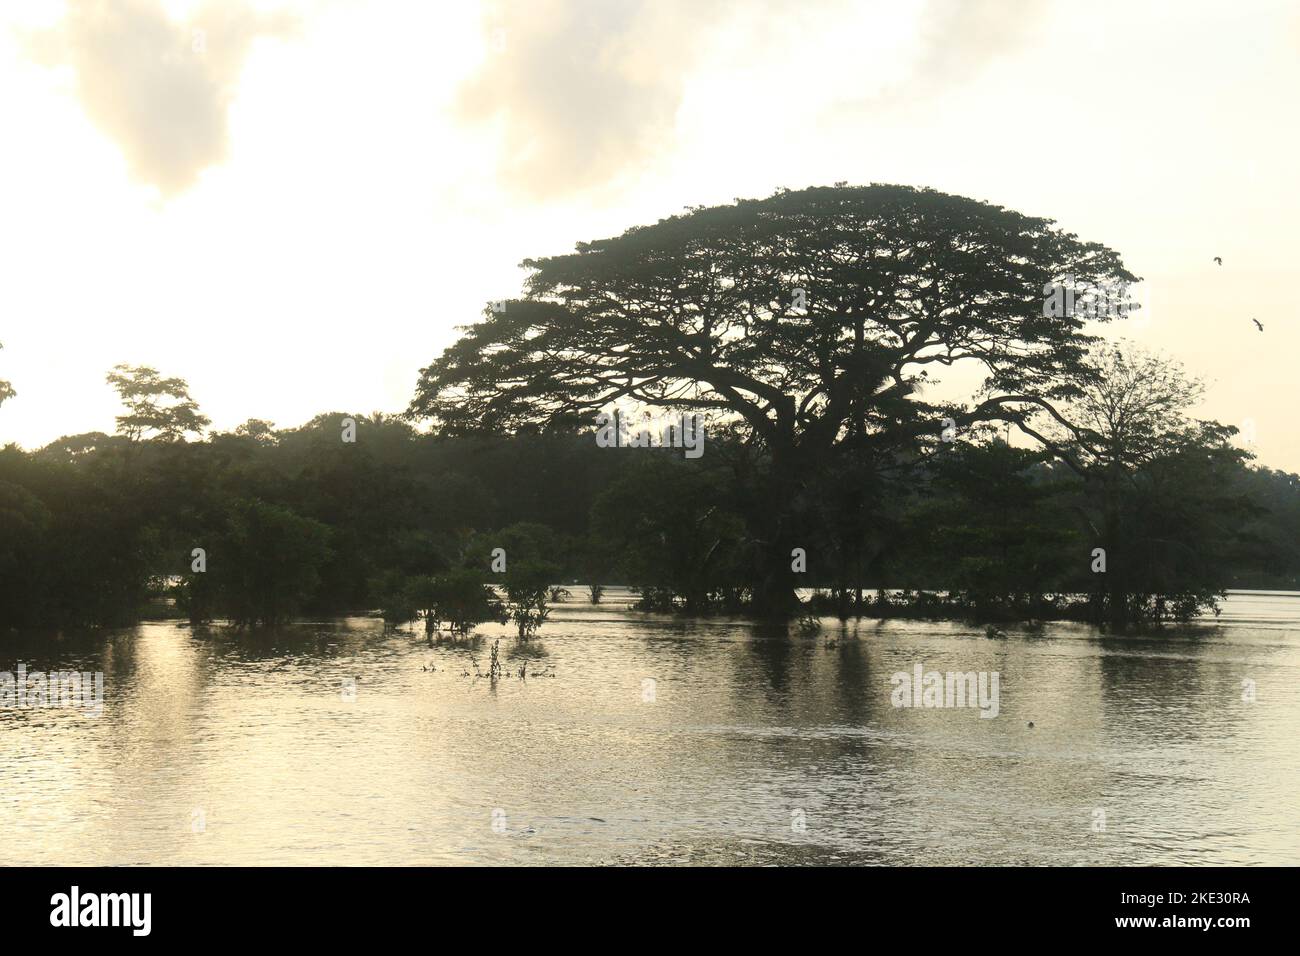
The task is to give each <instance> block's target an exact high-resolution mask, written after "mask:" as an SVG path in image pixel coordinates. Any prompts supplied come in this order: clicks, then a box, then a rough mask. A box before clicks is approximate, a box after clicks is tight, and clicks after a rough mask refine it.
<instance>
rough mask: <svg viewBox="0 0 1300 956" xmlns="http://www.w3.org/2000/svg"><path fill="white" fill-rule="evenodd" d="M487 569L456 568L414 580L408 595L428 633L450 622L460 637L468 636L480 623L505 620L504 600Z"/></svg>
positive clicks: (451, 629)
mask: <svg viewBox="0 0 1300 956" xmlns="http://www.w3.org/2000/svg"><path fill="white" fill-rule="evenodd" d="M484 577H485V575H484V574H483V572H481V571H478V570H475V569H473V568H456V569H453V570H450V571H445V572H443V573H441V574H435V575H427V576H423V577H418V578H414V579H412V580H411V581H410V583H409V585H408V588H407V594H408V595H409V602H410V604H411V606H412V607H414V608H415V609H416V610H418V611H419V613H420V617H422V618H423V619H424V633H425V634H426V636H428V637H433V634H434V632H435V631H437V630H438V629H439V628H440V627H442V626H443V625H446V627H447V629H448V630H450V631H451V632H452V633H453V634H455V635H456V636H457V637H466V636H468V635H469V634H470V633H471V632H472V631H473V630H474V628H475V627H476V626H477V625H479V624H485V623H487V622H488V621H501V622H504V620H505V612H504V610H503V609H502V607H501V602H500V601H498V600H497V598H496V595H495V594H493V593H492V589H491V588H490V587H488V585H487V584H486V583H485V581H484Z"/></svg>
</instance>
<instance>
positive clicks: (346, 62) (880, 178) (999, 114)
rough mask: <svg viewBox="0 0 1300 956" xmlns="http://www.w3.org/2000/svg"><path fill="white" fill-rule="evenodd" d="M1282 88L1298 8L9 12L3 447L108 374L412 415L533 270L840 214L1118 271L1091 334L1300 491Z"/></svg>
mask: <svg viewBox="0 0 1300 956" xmlns="http://www.w3.org/2000/svg"><path fill="white" fill-rule="evenodd" d="M1297 90H1300V5H1297V4H1295V3H1294V2H1283V0H1243V2H1239V3H1235V4H1224V3H1208V2H1201V0H1177V2H1157V0H1118V2H1112V0H1093V2H1089V3H1078V2H1066V0H885V2H875V0H857V2H848V0H805V2H795V0H510V2H486V3H482V4H476V3H473V2H458V3H438V4H433V3H426V2H397V0H379V2H362V0H320V2H294V0H282V2H260V3H258V2H251V0H247V2H245V0H222V2H210V3H204V2H164V0H116V2H99V0H74V2H69V3H68V4H67V5H66V6H64V5H62V4H60V3H58V2H50V0H40V2H26V0H6V2H5V4H4V5H3V6H0V128H2V129H3V134H2V136H0V142H3V144H4V145H3V148H0V343H3V346H4V348H3V350H2V351H0V380H9V381H11V382H12V383H13V386H14V388H15V390H16V391H17V393H18V395H17V397H16V398H14V399H12V400H10V401H8V402H6V403H5V404H4V405H3V407H0V443H5V442H11V441H13V442H17V443H19V444H20V445H23V446H24V447H28V448H32V447H38V446H40V445H43V444H45V443H47V442H49V441H51V440H53V439H55V438H57V437H59V436H61V435H65V434H76V433H80V432H86V431H95V430H99V431H112V430H113V417H114V415H115V414H117V413H118V411H119V410H120V409H119V407H118V405H117V403H116V398H115V396H114V394H113V392H112V391H111V389H110V388H109V386H108V385H107V384H106V383H105V381H104V376H105V373H106V372H107V370H108V369H109V368H110V367H112V366H113V365H115V364H117V363H119V362H125V363H130V364H133V365H152V366H154V367H156V368H158V369H159V370H160V371H161V372H162V373H163V374H165V375H168V376H180V377H182V378H185V379H186V380H188V381H189V383H190V387H191V394H192V395H193V397H194V398H195V399H196V400H197V401H198V402H199V404H200V406H201V407H202V409H203V411H204V412H205V413H206V414H207V415H208V416H209V417H211V418H212V420H213V424H214V427H215V428H217V429H223V430H224V429H233V428H234V427H235V426H236V425H238V424H239V423H241V422H243V421H245V420H246V419H248V418H253V417H256V418H262V419H268V420H271V421H273V422H275V423H276V424H277V425H279V426H280V427H293V426H296V425H299V424H302V423H303V422H305V421H307V420H309V419H310V418H311V417H313V416H314V415H316V414H318V413H320V412H324V411H352V412H362V413H367V412H371V411H386V412H397V411H401V410H402V409H404V408H405V406H406V404H407V402H408V401H409V399H410V397H411V395H412V394H413V392H414V388H415V383H416V379H417V376H418V372H419V369H420V368H421V367H423V366H425V365H427V364H429V362H431V361H432V360H433V359H434V358H435V357H436V356H437V355H438V354H439V353H440V352H441V350H442V349H444V348H446V347H447V346H448V345H450V344H451V343H452V342H453V341H455V339H456V337H457V331H456V329H457V326H461V325H465V324H469V323H473V322H475V321H477V320H478V319H479V317H480V316H481V313H482V309H483V307H484V304H485V303H486V302H488V301H491V300H494V299H501V298H506V297H510V296H514V295H517V294H519V292H520V286H521V282H522V280H523V278H524V275H525V273H524V272H523V270H521V269H520V268H519V263H520V262H521V261H522V260H523V259H525V258H527V257H530V256H541V255H550V254H555V253H562V252H567V251H569V250H571V249H572V247H573V245H574V244H575V243H576V242H579V241H587V240H592V239H597V238H603V237H606V236H611V235H617V234H619V233H621V232H622V231H624V230H625V229H627V228H629V227H631V226H634V225H640V224H644V223H649V222H654V221H656V220H658V219H661V218H663V217H665V216H668V215H672V214H674V213H677V212H681V211H682V210H683V209H684V208H685V207H688V206H696V205H712V204H718V203H726V202H731V201H733V200H734V199H736V198H738V197H762V196H767V195H770V194H771V193H772V192H773V191H774V190H776V189H777V188H780V187H789V188H800V187H804V186H810V185H824V184H830V183H834V182H839V181H848V182H851V183H857V184H866V183H872V182H887V183H905V184H911V185H915V186H930V187H934V188H936V189H940V190H943V191H946V192H952V193H957V194H960V195H964V196H969V197H972V198H975V199H980V200H986V201H989V202H993V203H996V204H998V205H1002V206H1006V207H1009V208H1011V209H1014V210H1017V211H1019V212H1022V213H1025V214H1028V215H1035V216H1045V217H1049V218H1052V219H1055V220H1056V221H1057V222H1058V224H1059V225H1060V226H1061V227H1063V228H1065V229H1067V230H1069V231H1071V232H1075V233H1077V234H1078V235H1079V236H1080V237H1081V238H1083V239H1086V240H1092V241H1097V242H1102V243H1104V244H1106V245H1108V246H1110V247H1112V248H1114V249H1116V250H1118V251H1119V252H1120V253H1121V254H1122V255H1123V257H1124V261H1125V264H1126V265H1127V266H1128V268H1129V269H1130V270H1132V271H1133V272H1134V273H1136V274H1137V275H1139V276H1142V277H1143V279H1144V280H1145V281H1144V284H1143V288H1142V291H1141V293H1140V299H1141V300H1142V301H1144V302H1145V303H1146V308H1145V309H1144V310H1143V311H1142V312H1140V313H1138V314H1139V315H1141V316H1142V318H1141V320H1139V321H1132V320H1130V321H1128V322H1125V323H1120V324H1115V325H1114V326H1108V327H1107V329H1108V331H1107V332H1106V334H1107V335H1108V336H1113V337H1119V336H1122V337H1124V338H1127V339H1129V340H1130V341H1132V342H1135V343H1138V344H1140V345H1141V346H1143V347H1145V348H1147V349H1150V350H1154V351H1158V352H1162V353H1165V354H1167V355H1169V356H1171V357H1173V358H1176V359H1178V360H1179V361H1181V362H1182V363H1183V365H1184V366H1185V368H1186V369H1187V371H1188V372H1190V373H1192V374H1194V375H1198V376H1200V377H1203V378H1204V379H1205V380H1206V383H1207V391H1206V395H1205V399H1204V401H1203V403H1202V405H1201V406H1200V407H1199V408H1198V409H1197V413H1198V414H1199V415H1202V416H1204V417H1210V418H1215V419H1218V420H1220V421H1223V422H1226V423H1228V424H1233V425H1237V426H1238V427H1239V428H1242V429H1243V435H1242V436H1241V443H1242V444H1247V442H1249V444H1248V447H1250V448H1251V449H1252V450H1253V451H1254V452H1255V453H1256V455H1257V460H1258V462H1259V463H1261V464H1265V465H1269V466H1271V467H1276V468H1283V469H1286V470H1290V471H1300V428H1297V427H1295V425H1294V423H1293V419H1294V418H1295V417H1296V415H1297V410H1298V409H1297V401H1296V399H1297V394H1298V390H1297V387H1296V385H1295V382H1296V370H1295V356H1296V355H1297V353H1298V352H1300V311H1298V310H1297V309H1296V307H1295V303H1294V298H1293V295H1292V288H1291V287H1292V284H1293V279H1292V276H1293V275H1294V274H1295V271H1296V270H1295V262H1296V253H1297V251H1300V249H1298V247H1300V242H1298V241H1297V239H1296V236H1295V233H1294V224H1295V223H1296V222H1297V221H1300V190H1297V189H1296V168H1297V167H1296V155H1297V147H1300V133H1298V124H1297V121H1296V119H1295V113H1296V110H1295V102H1294V101H1295V95H1296V91H1297ZM1216 256H1218V257H1221V258H1222V260H1223V264H1222V266H1219V265H1216V264H1215V263H1214V257H1216ZM1252 318H1258V319H1259V320H1260V321H1261V322H1262V323H1263V324H1264V331H1263V332H1259V331H1258V330H1257V329H1256V328H1255V326H1254V325H1253V324H1252V322H1251V319H1252Z"/></svg>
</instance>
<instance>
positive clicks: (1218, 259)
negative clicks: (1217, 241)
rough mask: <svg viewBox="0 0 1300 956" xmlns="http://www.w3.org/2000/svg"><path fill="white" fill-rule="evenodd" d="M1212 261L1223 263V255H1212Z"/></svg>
mask: <svg viewBox="0 0 1300 956" xmlns="http://www.w3.org/2000/svg"><path fill="white" fill-rule="evenodd" d="M1214 261H1215V262H1217V263H1218V264H1219V265H1223V257H1222V256H1215V257H1214Z"/></svg>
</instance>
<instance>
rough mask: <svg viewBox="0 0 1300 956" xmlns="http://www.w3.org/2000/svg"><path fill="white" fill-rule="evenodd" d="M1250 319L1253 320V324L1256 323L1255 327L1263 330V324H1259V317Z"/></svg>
mask: <svg viewBox="0 0 1300 956" xmlns="http://www.w3.org/2000/svg"><path fill="white" fill-rule="evenodd" d="M1250 321H1252V322H1254V323H1255V325H1256V327H1257V328H1258V329H1259V330H1260V331H1261V332H1263V331H1264V326H1263V325H1261V324H1260V321H1259V319H1251V320H1250Z"/></svg>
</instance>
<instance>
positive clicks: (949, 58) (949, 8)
mask: <svg viewBox="0 0 1300 956" xmlns="http://www.w3.org/2000/svg"><path fill="white" fill-rule="evenodd" d="M1046 6H1047V4H1046V0H928V2H927V3H926V5H925V9H924V11H923V13H922V16H921V25H920V26H921V43H922V52H921V56H920V58H919V60H918V62H917V68H916V73H915V79H916V80H917V81H918V82H919V83H920V84H922V85H924V86H925V87H927V90H931V89H942V88H946V87H949V86H952V85H953V84H956V83H963V82H966V81H968V80H970V79H972V78H973V77H974V76H975V75H976V74H977V73H979V71H980V70H981V69H983V67H984V66H986V65H987V64H989V63H990V62H993V61H995V60H997V59H999V58H1001V57H1004V56H1006V55H1007V54H1010V53H1014V52H1015V51H1016V50H1017V49H1019V48H1021V47H1022V46H1023V45H1024V44H1025V43H1026V42H1027V41H1028V40H1029V38H1030V37H1031V36H1033V35H1034V34H1035V33H1036V32H1037V31H1038V28H1039V25H1040V23H1041V21H1042V19H1043V15H1044V13H1045V12H1046Z"/></svg>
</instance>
